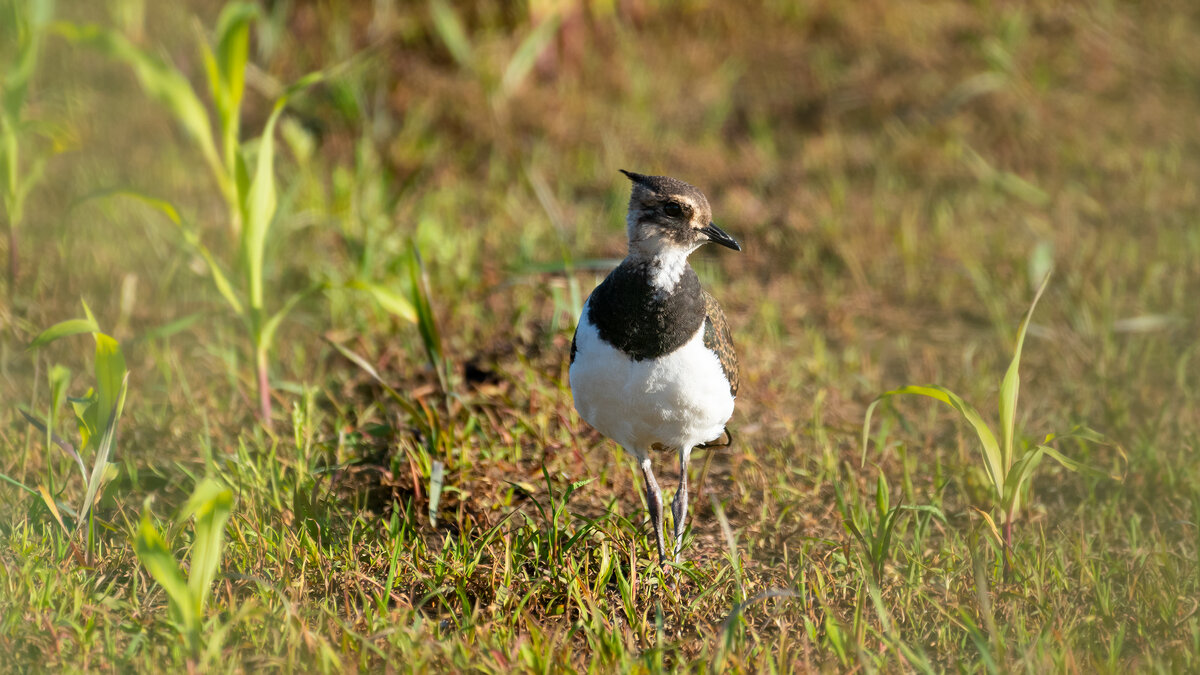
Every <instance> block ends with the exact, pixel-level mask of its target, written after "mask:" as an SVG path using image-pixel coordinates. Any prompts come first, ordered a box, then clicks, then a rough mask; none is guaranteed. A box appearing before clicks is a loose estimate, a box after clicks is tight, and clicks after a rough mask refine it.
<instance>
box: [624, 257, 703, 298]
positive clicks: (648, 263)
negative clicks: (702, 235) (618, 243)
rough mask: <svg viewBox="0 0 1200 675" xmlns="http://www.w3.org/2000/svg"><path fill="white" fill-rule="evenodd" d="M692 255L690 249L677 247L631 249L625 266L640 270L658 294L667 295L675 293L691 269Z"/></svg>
mask: <svg viewBox="0 0 1200 675" xmlns="http://www.w3.org/2000/svg"><path fill="white" fill-rule="evenodd" d="M690 253H691V251H690V250H688V249H684V248H679V247H675V246H664V247H658V248H656V249H654V250H650V251H647V250H644V249H641V248H631V249H630V251H629V255H628V256H627V257H626V258H625V264H626V265H630V266H632V267H635V268H639V271H641V272H642V274H643V275H644V276H645V279H646V281H647V283H649V284H650V287H651V288H653V289H654V291H655V292H656V293H660V294H663V295H667V294H670V293H673V292H674V291H675V289H676V288H677V287H678V286H679V281H680V279H682V278H683V276H684V274H686V273H687V271H688V270H690V269H691V267H690V266H689V265H688V254H690Z"/></svg>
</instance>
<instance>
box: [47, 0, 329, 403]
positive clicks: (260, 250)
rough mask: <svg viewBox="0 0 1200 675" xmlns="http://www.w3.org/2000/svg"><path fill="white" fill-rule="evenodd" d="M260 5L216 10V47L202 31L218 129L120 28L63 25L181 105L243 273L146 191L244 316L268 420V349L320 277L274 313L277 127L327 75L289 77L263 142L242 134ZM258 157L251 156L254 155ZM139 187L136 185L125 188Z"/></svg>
mask: <svg viewBox="0 0 1200 675" xmlns="http://www.w3.org/2000/svg"><path fill="white" fill-rule="evenodd" d="M258 13H259V10H258V8H257V6H255V5H252V4H247V3H230V4H228V5H226V6H225V8H224V9H223V10H222V12H221V15H220V17H219V18H218V20H217V26H216V31H215V40H214V42H215V48H214V46H213V45H210V43H209V41H208V39H207V38H205V37H204V36H201V38H200V40H199V42H200V52H201V57H202V60H203V62H204V65H205V72H206V74H207V76H208V84H209V87H210V90H211V94H212V97H213V101H214V102H215V108H216V115H215V117H216V124H215V127H216V129H217V134H216V136H214V135H213V131H212V130H213V127H214V125H213V120H212V119H211V117H212V116H210V114H209V112H208V109H207V108H206V107H205V106H204V104H203V103H202V102H201V101H200V97H199V96H198V95H197V94H196V92H195V90H193V88H192V86H191V84H190V83H189V82H188V79H187V78H186V77H185V76H184V74H183V73H182V72H180V71H179V70H177V69H176V68H175V67H173V66H171V65H169V64H166V63H164V62H162V61H161V60H159V59H158V58H156V57H155V56H154V55H152V54H150V53H149V52H147V51H145V50H142V49H140V48H139V47H137V46H136V45H134V44H133V43H132V42H130V41H129V40H128V39H127V38H125V37H124V36H123V35H121V34H120V33H118V32H116V31H113V30H108V29H105V28H101V27H99V26H94V25H86V26H77V25H73V24H59V26H58V29H59V32H61V33H62V34H63V35H65V36H66V37H67V38H69V39H70V40H72V41H74V42H77V43H81V44H86V45H90V46H92V47H95V48H97V49H98V50H100V51H101V52H102V53H104V54H106V55H108V56H110V57H112V58H114V59H116V60H118V61H121V62H123V63H125V64H126V65H128V66H129V67H130V68H132V69H133V71H134V74H135V75H136V76H137V79H138V81H139V82H140V83H141V86H142V88H143V89H144V90H145V91H146V93H147V94H149V95H150V96H151V97H152V98H155V99H157V100H158V101H159V102H161V103H162V104H163V105H165V106H166V107H167V109H168V110H170V112H171V113H172V114H173V115H174V117H175V119H176V121H177V122H178V123H179V124H180V126H182V127H183V129H184V130H185V131H186V133H187V135H188V136H189V137H190V138H191V139H192V140H193V141H194V142H195V143H196V145H197V146H198V148H199V150H200V154H201V156H202V157H203V158H204V160H205V162H206V164H207V166H208V167H209V170H210V172H211V174H212V176H213V179H214V180H215V182H216V185H217V187H218V189H219V191H220V193H221V195H222V197H223V198H224V200H225V203H226V207H227V217H226V221H227V222H226V224H227V228H228V230H229V234H230V237H231V238H233V239H234V240H235V241H236V244H237V261H236V264H235V265H234V267H235V268H236V269H237V273H236V274H233V275H230V274H227V273H226V272H225V270H224V268H223V266H222V265H221V264H219V263H218V261H217V259H216V257H215V256H213V255H212V253H211V252H210V250H209V249H208V248H207V247H206V246H205V245H204V244H203V243H202V242H201V240H200V233H199V230H198V229H197V228H194V227H192V226H190V225H188V224H186V223H185V222H184V221H183V220H182V218H181V217H180V216H179V213H178V211H177V210H176V209H175V208H174V207H173V206H171V204H170V203H169V202H166V201H163V200H158V199H153V198H148V197H142V199H143V201H145V202H146V203H148V204H150V205H151V206H154V207H156V208H158V209H159V210H160V211H162V212H163V213H164V214H165V215H166V216H167V217H168V218H169V219H170V220H171V221H172V222H173V223H174V224H175V225H176V226H177V227H178V228H179V229H180V230H181V232H182V234H183V238H184V241H185V242H186V243H187V244H188V246H189V247H190V248H192V249H193V250H195V251H196V252H198V253H199V254H200V256H201V257H202V258H203V259H204V262H205V264H206V265H207V267H208V272H209V275H210V277H211V278H212V281H213V285H214V286H215V287H216V289H217V291H218V292H219V293H220V294H221V297H222V298H224V299H225V301H226V303H227V304H228V305H229V308H230V309H231V310H232V311H233V313H234V314H236V315H237V316H238V317H240V318H241V319H242V320H243V322H244V323H245V325H246V329H247V332H248V333H249V336H250V343H251V348H252V349H253V353H254V367H255V379H256V384H257V389H258V415H259V418H260V419H261V420H262V421H263V423H264V424H266V425H270V423H271V386H270V381H269V377H268V357H269V353H270V350H271V347H272V344H273V342H274V339H275V332H276V330H277V329H278V327H279V324H280V322H281V321H282V320H283V318H284V317H285V316H287V314H288V313H289V312H290V311H291V310H292V309H293V308H294V307H295V306H296V304H297V303H298V302H299V301H300V300H302V299H303V298H304V297H306V296H308V295H310V294H311V293H313V292H315V291H317V290H319V289H320V288H321V285H319V284H318V285H316V286H313V287H311V288H309V289H306V290H303V291H300V292H298V293H295V294H293V295H291V296H290V297H288V298H287V299H286V300H284V301H283V302H282V303H281V305H280V307H279V309H278V310H276V311H275V312H274V313H269V312H268V310H267V306H266V289H265V282H264V273H263V270H264V267H265V264H266V242H267V235H268V233H269V232H270V228H271V225H272V224H273V223H274V221H275V216H276V207H277V198H276V182H275V127H276V125H277V123H278V122H279V118H280V115H281V114H282V112H283V110H284V108H285V107H286V105H287V102H288V100H289V99H290V98H291V96H293V95H294V94H295V93H296V92H298V91H300V90H302V89H304V88H306V87H308V86H310V85H312V84H313V83H315V82H317V81H318V80H320V79H322V77H323V74H322V73H320V72H318V73H312V74H310V75H307V76H305V77H303V78H301V79H300V80H298V81H297V82H296V83H295V84H293V85H292V86H290V87H288V88H287V89H286V90H285V91H284V92H283V94H282V95H281V96H279V98H277V99H276V100H275V104H274V106H273V107H272V109H271V114H270V116H269V117H268V118H267V123H266V126H265V127H264V128H263V132H262V136H261V137H259V139H258V142H257V150H256V151H255V152H251V144H249V143H242V142H241V141H240V140H239V129H240V113H241V103H242V95H243V93H244V90H245V72H246V68H247V63H248V59H249V45H250V25H251V23H252V22H253V21H254V19H255V18H256V17H257V16H258ZM252 158H253V163H251V159H252ZM121 192H123V193H126V194H132V195H133V196H139V195H137V194H136V193H132V192H131V191H121Z"/></svg>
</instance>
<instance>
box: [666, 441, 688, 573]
mask: <svg viewBox="0 0 1200 675" xmlns="http://www.w3.org/2000/svg"><path fill="white" fill-rule="evenodd" d="M691 456H692V449H691V448H686V449H683V450H680V451H679V489H678V490H676V491H675V499H674V500H672V501H671V515H673V516H675V562H680V561H681V560H680V554H681V553H682V552H683V529H684V526H685V525H686V524H687V512H688V460H689V459H691Z"/></svg>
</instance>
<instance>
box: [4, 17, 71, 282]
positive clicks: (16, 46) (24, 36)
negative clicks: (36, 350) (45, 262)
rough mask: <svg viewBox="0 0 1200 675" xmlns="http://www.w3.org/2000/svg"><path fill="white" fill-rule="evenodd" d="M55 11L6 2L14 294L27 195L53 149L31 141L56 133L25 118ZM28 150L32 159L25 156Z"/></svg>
mask: <svg viewBox="0 0 1200 675" xmlns="http://www.w3.org/2000/svg"><path fill="white" fill-rule="evenodd" d="M53 13H54V3H53V2H51V1H50V0H6V1H5V2H3V3H0V64H3V66H0V183H2V185H0V192H2V193H3V195H4V217H5V220H7V225H8V294H9V297H10V298H11V297H12V295H13V293H14V291H15V288H16V280H17V270H18V265H19V255H18V241H19V236H18V233H19V230H20V229H21V225H22V223H23V222H24V220H25V199H26V197H28V196H29V193H30V191H31V190H32V189H33V188H34V186H36V185H37V184H38V183H39V182H40V181H41V179H42V177H43V175H44V170H45V167H46V159H47V158H48V156H49V154H50V153H49V152H47V151H45V150H44V149H43V148H41V147H38V146H35V145H33V144H31V143H29V141H30V140H32V137H33V136H35V135H41V136H45V137H51V136H52V134H51V133H50V129H51V127H50V126H48V125H44V124H37V123H35V122H33V121H30V120H27V119H25V117H24V108H25V103H26V98H27V96H28V93H29V83H30V81H31V80H32V79H33V74H34V71H35V70H36V68H37V61H38V52H39V49H40V47H41V44H42V40H43V38H44V36H45V33H46V28H47V26H48V25H49V24H50V17H51V16H52V14H53ZM51 140H54V139H53V138H51ZM56 145H57V143H56ZM23 155H25V156H26V157H27V159H25V160H23V159H22V156H23Z"/></svg>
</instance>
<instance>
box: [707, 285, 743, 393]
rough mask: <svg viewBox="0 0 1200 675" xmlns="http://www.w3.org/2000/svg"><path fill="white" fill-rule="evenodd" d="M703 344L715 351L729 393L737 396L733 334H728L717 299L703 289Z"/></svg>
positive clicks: (723, 315)
mask: <svg viewBox="0 0 1200 675" xmlns="http://www.w3.org/2000/svg"><path fill="white" fill-rule="evenodd" d="M704 346H705V347H708V348H709V349H711V350H713V351H714V352H716V353H717V358H718V359H720V360H721V370H723V371H725V379H727V380H729V393H730V394H731V395H733V396H737V392H738V360H737V353H736V352H734V351H733V336H731V335H730V334H729V324H728V323H726V322H725V312H722V311H721V306H720V305H718V304H717V299H716V298H714V297H713V296H711V295H709V294H708V291H704Z"/></svg>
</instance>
